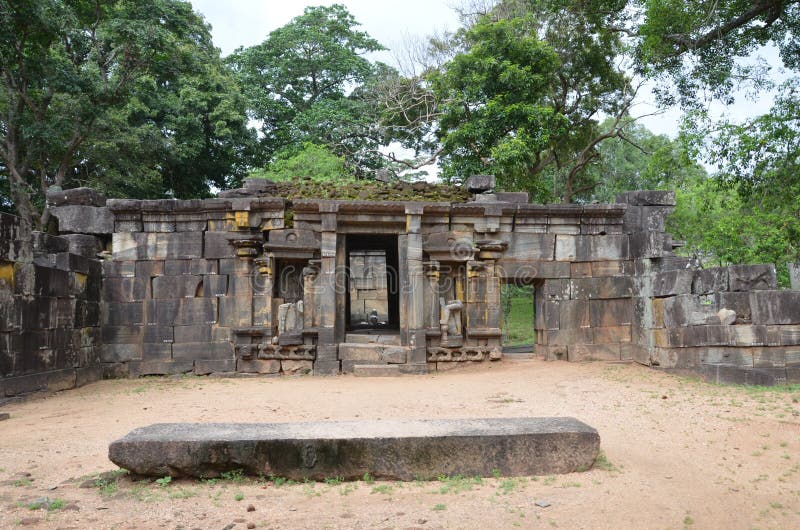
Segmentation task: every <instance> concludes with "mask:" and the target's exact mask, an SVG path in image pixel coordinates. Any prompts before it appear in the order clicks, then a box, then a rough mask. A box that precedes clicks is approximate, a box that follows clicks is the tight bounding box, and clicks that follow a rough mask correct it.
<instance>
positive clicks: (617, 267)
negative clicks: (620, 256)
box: [591, 260, 633, 278]
mask: <svg viewBox="0 0 800 530" xmlns="http://www.w3.org/2000/svg"><path fill="white" fill-rule="evenodd" d="M591 266H592V274H591V276H594V277H595V278H602V277H603V276H630V275H632V274H633V263H632V262H631V261H629V260H616V261H595V262H592V263H591Z"/></svg>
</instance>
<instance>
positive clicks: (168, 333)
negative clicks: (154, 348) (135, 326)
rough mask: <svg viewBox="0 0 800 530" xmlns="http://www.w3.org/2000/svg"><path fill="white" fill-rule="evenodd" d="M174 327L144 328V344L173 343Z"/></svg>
mask: <svg viewBox="0 0 800 530" xmlns="http://www.w3.org/2000/svg"><path fill="white" fill-rule="evenodd" d="M172 330H173V328H172V326H152V325H150V326H144V327H143V328H142V342H145V343H148V342H153V343H165V342H172V341H173V331H172Z"/></svg>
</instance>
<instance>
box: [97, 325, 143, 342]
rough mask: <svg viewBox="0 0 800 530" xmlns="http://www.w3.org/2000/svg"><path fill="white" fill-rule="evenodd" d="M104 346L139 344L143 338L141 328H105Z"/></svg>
mask: <svg viewBox="0 0 800 530" xmlns="http://www.w3.org/2000/svg"><path fill="white" fill-rule="evenodd" d="M101 329H102V337H103V343H104V344H112V343H113V344H137V343H138V342H139V339H140V338H141V331H140V330H141V328H140V327H139V326H103V327H102V328H101Z"/></svg>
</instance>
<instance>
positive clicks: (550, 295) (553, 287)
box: [541, 279, 570, 300]
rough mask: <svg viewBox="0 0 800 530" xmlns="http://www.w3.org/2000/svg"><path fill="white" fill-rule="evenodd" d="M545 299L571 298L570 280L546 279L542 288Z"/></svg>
mask: <svg viewBox="0 0 800 530" xmlns="http://www.w3.org/2000/svg"><path fill="white" fill-rule="evenodd" d="M541 293H542V295H543V296H544V298H545V300H569V298H570V296H569V295H570V282H569V280H566V279H564V280H545V281H544V285H543V286H542V290H541Z"/></svg>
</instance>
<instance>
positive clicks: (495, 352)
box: [428, 346, 503, 362]
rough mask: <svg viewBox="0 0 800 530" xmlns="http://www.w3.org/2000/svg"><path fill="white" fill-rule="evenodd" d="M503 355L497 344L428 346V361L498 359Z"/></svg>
mask: <svg viewBox="0 0 800 530" xmlns="http://www.w3.org/2000/svg"><path fill="white" fill-rule="evenodd" d="M502 357H503V353H502V351H501V350H500V348H498V347H496V346H464V347H460V348H443V347H442V348H428V362H466V361H475V362H478V361H485V360H486V359H489V360H491V361H496V360H498V359H501V358H502Z"/></svg>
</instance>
